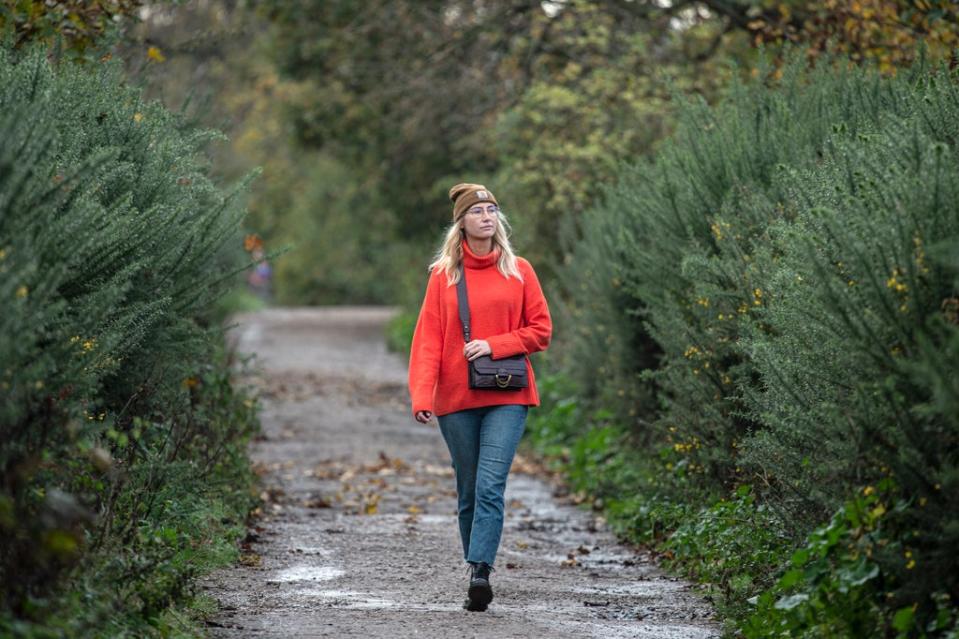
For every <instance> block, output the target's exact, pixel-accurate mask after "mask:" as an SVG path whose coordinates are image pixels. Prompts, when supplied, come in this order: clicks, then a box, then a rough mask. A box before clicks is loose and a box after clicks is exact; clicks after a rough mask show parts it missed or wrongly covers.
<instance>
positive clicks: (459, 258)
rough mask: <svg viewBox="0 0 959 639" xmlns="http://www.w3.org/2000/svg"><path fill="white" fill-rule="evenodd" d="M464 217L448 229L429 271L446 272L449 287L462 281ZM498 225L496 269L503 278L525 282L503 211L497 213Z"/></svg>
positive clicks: (494, 234)
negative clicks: (441, 270) (512, 278)
mask: <svg viewBox="0 0 959 639" xmlns="http://www.w3.org/2000/svg"><path fill="white" fill-rule="evenodd" d="M463 217H464V216H463V215H461V216H460V217H459V218H458V219H456V220H454V221H453V223H452V224H450V225H449V227H447V229H446V236H445V238H444V239H443V243H442V244H441V245H440V248H439V250H438V251H437V252H436V255H434V256H433V261H432V262H431V263H430V265H429V267H428V270H429V271H431V272H432V270H433V269H434V268H437V267H438V268H441V269H443V270H444V271H446V283H447V285H448V286H454V285H455V284H457V283H458V282H459V281H460V270H459V267H460V264H462V262H463V240H464V238H465V236H466V231H465V230H464V228H463V224H462V221H463ZM496 218H497V221H498V224H497V225H496V232H495V233H493V247H492V250H494V251H495V250H496V249H497V248H499V250H500V253H499V258H497V260H496V268H497V269H499V272H500V273H502V274H503V277H505V278H507V279H509V277H510V276H513V277H515V278H516V279H518V280H519V281H520V282H522V281H523V275H522V273H520V272H519V267H517V266H516V254H515V253H513V247H512V245H511V244H510V243H509V235H510V231H511V230H512V229H511V227H510V225H509V221H508V220H507V219H506V216H505V215H503V212H502V211H498V212H497V213H496Z"/></svg>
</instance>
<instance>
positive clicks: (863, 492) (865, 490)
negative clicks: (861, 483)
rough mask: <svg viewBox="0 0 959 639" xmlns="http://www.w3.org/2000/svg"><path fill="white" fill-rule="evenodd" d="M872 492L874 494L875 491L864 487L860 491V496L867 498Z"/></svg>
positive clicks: (870, 487)
mask: <svg viewBox="0 0 959 639" xmlns="http://www.w3.org/2000/svg"><path fill="white" fill-rule="evenodd" d="M874 492H876V489H875V488H873V487H872V486H866V487H865V488H863V489H862V494H863V495H866V496H867V497H868V496H869V495H871V494H873V493H874Z"/></svg>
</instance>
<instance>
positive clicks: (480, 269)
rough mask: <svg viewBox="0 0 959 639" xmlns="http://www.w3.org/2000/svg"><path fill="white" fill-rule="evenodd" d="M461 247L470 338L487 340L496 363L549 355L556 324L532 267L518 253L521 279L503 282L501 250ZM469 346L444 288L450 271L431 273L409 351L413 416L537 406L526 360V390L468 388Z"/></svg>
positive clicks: (452, 295) (450, 292)
mask: <svg viewBox="0 0 959 639" xmlns="http://www.w3.org/2000/svg"><path fill="white" fill-rule="evenodd" d="M462 246H463V265H464V266H465V267H466V268H465V275H466V289H467V294H468V297H469V307H470V324H471V334H470V337H471V338H472V339H484V340H486V341H487V342H489V345H490V348H491V349H492V353H491V354H490V357H492V358H493V359H499V358H503V357H509V356H510V355H517V354H519V353H527V354H529V353H535V352H536V351H542V350H545V349H546V347H547V346H548V345H549V341H550V337H551V335H552V330H553V325H552V320H551V319H550V316H549V308H548V307H547V305H546V298H545V297H544V296H543V290H542V288H541V287H540V284H539V280H538V279H537V277H536V273H535V272H534V271H533V267H532V265H531V264H530V263H529V262H528V261H526V260H525V259H524V258H522V257H518V256H517V258H516V265H517V267H518V268H519V271H520V273H522V274H523V282H520V281H519V280H517V279H516V278H515V277H510V278H509V279H506V278H505V277H503V274H502V273H500V272H499V269H498V268H496V259H497V258H498V257H499V249H494V250H493V251H490V252H489V253H487V254H486V255H483V256H478V255H475V254H474V253H473V252H472V251H471V250H470V248H469V244H468V243H467V242H466V240H465V239H464V240H463V244H462ZM464 345H465V342H464V341H463V328H462V325H461V324H460V321H459V308H458V306H457V299H456V286H455V285H454V286H449V285H448V284H447V281H446V273H445V271H443V270H442V269H433V272H432V273H431V274H430V278H429V282H428V283H427V286H426V295H425V297H424V299H423V306H422V307H421V308H420V314H419V317H418V318H417V320H416V328H415V329H414V331H413V343H412V346H411V348H410V368H409V388H410V397H411V399H412V401H413V414H414V415H415V414H416V413H417V412H419V411H421V410H428V411H432V412H433V413H434V414H436V415H445V414H447V413H452V412H456V411H459V410H463V409H466V408H476V407H479V406H495V405H499V404H526V405H529V406H539V394H538V393H537V392H536V380H535V379H534V377H533V369H532V367H531V366H530V365H529V362H527V364H526V367H527V370H528V375H529V386H528V387H526V388H523V389H520V390H513V391H501V390H471V389H470V388H469V385H468V383H467V360H466V355H464V354H463V346H464Z"/></svg>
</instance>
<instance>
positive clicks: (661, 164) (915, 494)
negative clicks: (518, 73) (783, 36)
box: [531, 51, 959, 636]
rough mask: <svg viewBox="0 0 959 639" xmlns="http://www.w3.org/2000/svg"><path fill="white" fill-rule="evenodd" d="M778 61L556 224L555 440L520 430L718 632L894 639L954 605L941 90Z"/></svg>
mask: <svg viewBox="0 0 959 639" xmlns="http://www.w3.org/2000/svg"><path fill="white" fill-rule="evenodd" d="M800 56H801V53H800V52H796V51H793V52H790V53H789V54H788V55H787V64H786V65H785V66H784V67H783V70H782V71H781V72H780V73H774V72H773V70H772V69H771V68H769V67H768V66H763V67H761V68H760V69H759V73H757V74H756V77H755V78H754V79H752V80H749V81H744V82H737V83H734V84H733V85H732V86H731V87H730V88H729V89H728V90H727V91H726V92H725V95H724V97H723V100H722V101H721V102H720V104H718V105H717V106H715V107H710V106H708V105H706V104H705V103H703V102H702V101H697V100H695V99H686V98H683V97H682V96H679V95H677V96H675V98H676V99H677V100H679V101H680V102H682V105H681V108H680V113H679V126H678V128H677V130H676V132H675V134H674V135H673V136H671V137H670V139H668V140H667V141H666V142H665V143H664V144H663V145H662V146H661V147H660V149H659V151H658V152H657V154H656V156H655V157H654V158H652V160H651V161H648V162H647V161H640V162H637V163H635V164H633V165H630V166H627V167H624V169H623V171H622V173H621V176H620V180H619V182H618V183H617V184H616V185H615V186H613V187H611V188H609V189H607V190H606V192H605V194H604V197H603V199H602V201H601V202H600V203H598V204H597V206H596V207H595V208H594V209H593V210H592V211H590V212H589V213H588V215H587V216H585V217H584V219H583V220H582V221H581V223H580V225H579V228H578V229H577V230H578V232H579V233H580V234H581V236H582V238H581V239H579V240H577V241H575V243H574V250H573V253H572V255H571V256H570V260H569V263H568V265H567V266H566V267H565V268H564V269H563V270H562V271H561V272H560V284H561V289H562V293H563V295H562V296H561V297H560V296H556V297H557V298H559V299H563V300H564V302H563V303H562V304H557V305H556V307H557V309H558V313H557V315H558V318H557V327H558V330H557V336H558V339H557V341H556V343H554V346H553V350H554V351H555V352H556V353H557V354H558V355H560V356H561V357H562V358H563V360H564V361H563V363H562V364H561V366H560V367H559V368H560V370H561V371H562V373H563V376H562V377H560V378H558V379H560V380H566V381H564V382H560V383H561V386H562V384H569V388H566V389H565V390H564V391H563V392H562V393H558V395H557V397H556V398H555V400H554V401H553V403H552V404H550V405H551V406H554V407H555V408H558V407H560V406H561V403H560V402H561V400H563V401H566V402H567V403H566V404H565V406H567V408H566V409H565V410H567V411H569V410H570V409H569V408H568V406H577V407H578V408H577V411H578V412H577V414H578V415H579V418H578V419H572V418H564V419H559V421H558V423H553V424H551V425H544V424H549V420H550V419H553V418H552V417H549V416H547V415H545V414H543V413H541V415H542V416H534V418H533V420H534V421H533V428H532V429H531V430H532V431H533V433H534V440H535V441H537V442H539V443H540V448H541V450H547V449H549V446H550V444H548V442H553V443H552V444H551V446H552V447H553V452H554V453H556V452H557V450H560V451H565V453H566V455H567V456H566V460H567V461H566V462H565V463H566V467H567V468H569V469H570V470H571V472H572V469H574V468H581V470H580V471H579V472H580V473H581V474H582V475H583V477H582V483H583V485H584V486H585V488H586V489H588V490H590V491H594V493H595V494H597V495H604V494H605V495H608V496H610V495H611V496H612V497H613V501H614V502H615V507H614V509H618V515H616V516H617V517H619V518H620V520H621V521H622V522H624V524H623V525H624V528H625V529H630V527H631V526H635V527H638V528H639V530H637V529H636V528H633V529H632V530H633V534H637V535H641V536H642V535H647V536H648V537H649V538H656V537H657V536H661V534H662V532H663V531H664V530H669V531H673V535H672V536H671V537H670V539H671V540H672V541H671V542H669V543H668V544H667V545H666V546H664V548H666V549H667V550H668V551H669V552H671V553H673V554H674V555H675V556H676V557H677V559H679V560H685V565H686V567H687V568H688V569H690V570H692V571H694V572H695V573H696V574H697V575H698V576H701V577H703V578H704V579H706V580H708V581H711V582H716V583H717V588H719V589H720V590H721V591H722V592H723V594H725V595H726V596H727V597H726V599H727V605H729V606H731V608H730V613H731V614H732V615H733V616H734V617H736V618H737V619H739V620H741V621H743V620H746V619H748V618H749V616H750V614H752V613H751V612H750V611H751V608H750V607H749V606H752V605H755V606H759V607H760V610H761V612H762V618H763V619H765V620H766V622H768V623H766V625H765V628H766V630H765V631H763V632H759V631H756V630H755V628H756V627H762V624H759V625H758V626H756V625H754V626H749V627H750V628H752V630H751V631H750V632H751V633H752V634H751V636H850V633H851V635H855V636H880V635H882V634H883V633H895V632H900V631H901V632H904V633H908V632H912V633H913V634H917V633H921V632H925V631H927V630H926V628H927V624H929V623H934V625H935V624H939V623H940V621H941V625H942V626H943V627H946V626H949V625H950V624H951V623H953V622H952V621H949V619H951V617H950V616H949V615H950V614H951V613H950V612H949V611H950V610H951V606H954V605H955V603H954V602H955V598H956V597H957V596H959V578H957V575H959V556H957V555H956V553H955V552H954V549H955V548H956V547H959V387H957V386H956V382H955V380H956V379H959V375H957V372H959V369H957V366H956V362H957V361H959V319H957V315H959V299H957V298H959V157H957V148H956V144H957V140H959V85H957V76H956V72H955V71H951V70H949V69H948V68H946V67H945V66H942V67H938V68H932V67H931V66H929V65H927V64H925V63H924V62H922V61H920V62H919V63H917V64H916V65H915V66H914V67H912V68H909V69H900V70H899V73H898V74H897V75H896V76H895V77H892V78H890V77H884V76H881V75H880V74H878V73H876V72H875V71H874V70H872V69H869V68H861V67H855V66H852V65H849V64H846V63H844V62H843V61H841V60H836V59H826V60H821V61H819V62H818V63H817V66H816V68H815V69H811V70H810V69H807V68H805V66H804V63H803V60H802V59H801V57H800ZM597 411H598V412H597ZM544 413H545V411H544ZM597 414H598V415H599V416H600V418H599V419H597V417H596V415H597ZM583 422H586V423H587V424H592V425H593V427H594V428H600V429H606V428H611V429H613V430H612V431H611V432H612V433H614V434H615V437H613V435H610V434H609V433H607V435H608V436H609V437H613V439H612V441H615V442H617V444H616V446H614V447H613V448H612V449H610V446H612V444H607V443H604V441H605V440H602V439H600V440H596V441H589V439H588V438H589V437H592V435H582V431H583V430H584V429H586V425H584V423H583ZM543 429H545V434H544V430H543ZM621 446H626V448H627V452H625V453H618V452H617V451H616V450H615V449H616V448H617V447H621ZM557 447H559V448H558V449H557ZM577 447H579V448H584V449H585V450H590V449H593V448H595V449H597V450H599V451H601V452H600V453H599V454H598V456H597V459H598V460H602V462H600V461H595V460H594V461H595V463H594V462H591V461H589V458H588V456H587V457H582V458H575V456H574V457H573V458H570V457H569V455H570V454H572V453H571V451H572V452H575V451H576V450H578V448H577ZM602 451H605V452H606V454H605V455H604V454H602ZM621 455H625V457H626V459H625V460H623V459H620V456H621ZM617 459H619V460H620V462H621V463H620V462H617V461H616V460H617ZM617 463H619V464H620V465H619V466H616V464H617ZM609 464H613V466H612V467H609ZM603 469H607V471H608V472H607V471H604V470H603ZM614 471H615V472H614ZM604 472H605V473H606V475H607V478H606V479H605V480H603V481H600V479H598V478H599V477H601V476H603V474H604ZM610 474H611V475H612V478H610ZM591 478H592V479H591ZM604 482H605V485H604ZM624 486H627V487H628V488H627V490H629V491H631V497H630V498H629V499H624V498H617V497H616V495H615V492H614V491H615V490H620V489H623V487H624ZM730 501H732V502H735V504H736V505H735V508H736V509H738V510H737V511H736V512H737V514H735V516H729V508H732V506H728V505H724V504H728V503H729V502H730ZM607 506H609V504H608V503H607ZM867 507H868V508H867ZM864 509H866V510H864ZM862 512H868V513H870V517H864V516H862ZM743 513H747V514H748V513H754V514H752V515H749V516H745V515H744V516H745V521H746V523H736V522H741V520H743V517H741V516H740V515H743ZM717 522H718V523H717ZM724 522H725V523H724ZM830 522H832V523H830ZM723 530H734V531H735V530H738V531H739V533H740V534H734V535H732V536H731V537H729V541H730V543H729V544H728V545H722V544H720V545H719V546H712V545H711V544H714V543H718V542H717V540H719V539H721V538H722V537H723V535H722V534H721V533H722V531H723ZM817 531H819V532H817ZM822 531H825V532H822ZM817 535H819V537H823V536H825V538H826V539H827V540H828V542H829V543H828V544H825V543H820V541H821V540H820V541H817V539H819V537H817ZM737 540H740V541H743V543H745V544H746V547H744V548H741V549H737V548H736V547H735V546H736V542H737ZM750 540H752V541H750ZM753 541H754V542H755V543H753ZM670 544H672V546H670ZM817 544H818V545H817ZM830 544H831V545H830ZM802 548H806V549H807V550H806V552H805V554H799V555H792V553H793V552H794V551H796V552H798V551H799V550H800V549H802ZM812 549H814V550H812ZM724 553H726V554H727V555H728V558H727V557H723V555H724ZM753 554H755V556H753ZM790 557H792V559H790ZM777 558H778V560H779V561H778V562H777V561H775V560H776V559H777ZM736 560H739V561H741V562H743V563H744V565H743V566H739V567H735V568H728V569H725V570H718V571H717V570H716V569H715V567H716V565H720V566H721V565H723V564H724V563H726V562H727V561H730V562H734V561H736ZM790 561H792V562H793V563H790ZM817 562H818V563H817ZM746 565H748V566H750V567H749V568H747V567H746ZM794 571H800V572H801V575H800V576H797V573H796V572H794ZM843 579H845V581H843ZM837 580H838V581H837ZM763 593H767V595H766V598H760V595H761V594H763ZM769 593H776V596H775V597H773V595H772V594H769ZM851 593H854V594H855V596H853V594H851ZM770 597H773V598H772V599H770ZM790 597H792V598H790ZM948 597H952V600H951V601H952V603H950V600H949V599H948ZM750 598H753V600H752V601H753V603H751V604H747V601H748V600H749V599H750ZM870 606H874V607H875V610H872V609H871V608H870ZM944 610H945V611H946V612H943V611H944ZM876 611H878V612H876ZM860 613H861V619H860V621H859V622H857V623H861V624H864V625H859V626H856V625H854V622H850V624H853V625H846V626H844V625H843V623H844V622H842V620H841V616H842V615H847V614H848V616H849V618H850V619H854V618H855V619H858V617H856V615H857V614H860ZM873 613H875V614H873ZM757 614H759V613H757ZM831 615H835V616H838V617H834V616H831ZM942 615H945V616H944V617H942V619H943V620H940V621H936V620H938V619H939V617H940V616H942ZM817 616H818V617H819V618H822V619H823V620H822V621H816V619H817ZM833 622H835V625H830V624H832V623H833ZM743 623H744V624H745V623H746V622H745V621H743ZM747 625H748V624H747ZM742 627H746V626H745V625H744V626H742ZM928 632H930V633H931V634H935V632H938V630H936V629H935V628H933V629H932V630H929V631H928ZM764 633H765V634H764ZM817 633H818V634H817ZM844 633H846V634H844ZM871 633H874V634H871Z"/></svg>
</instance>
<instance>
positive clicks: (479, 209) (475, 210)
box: [466, 206, 499, 217]
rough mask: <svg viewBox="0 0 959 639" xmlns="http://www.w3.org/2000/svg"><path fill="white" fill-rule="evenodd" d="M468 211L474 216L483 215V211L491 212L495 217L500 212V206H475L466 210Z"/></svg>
mask: <svg viewBox="0 0 959 639" xmlns="http://www.w3.org/2000/svg"><path fill="white" fill-rule="evenodd" d="M466 212H467V213H468V214H469V215H472V216H474V217H479V216H481V215H482V214H483V213H489V214H490V215H492V216H494V217H495V216H496V214H497V213H499V207H498V206H487V207H486V208H485V209H484V208H483V207H482V206H474V207H473V208H471V209H469V210H468V211H466Z"/></svg>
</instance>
